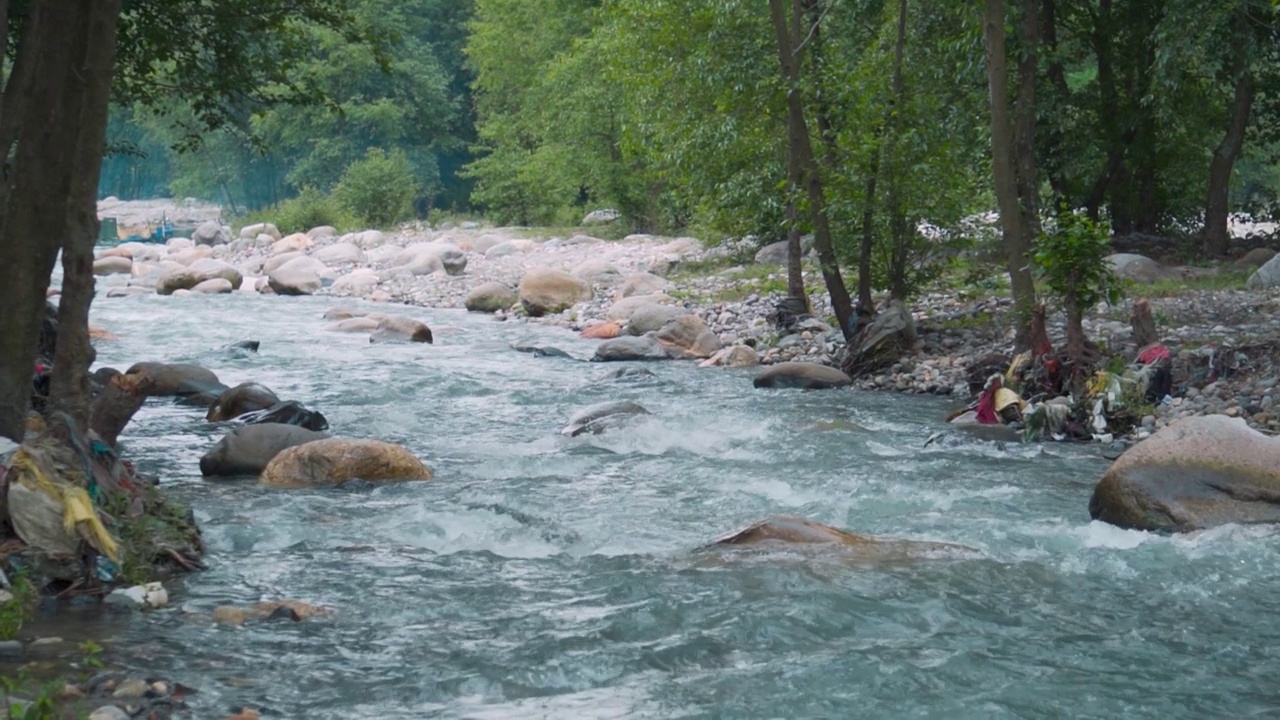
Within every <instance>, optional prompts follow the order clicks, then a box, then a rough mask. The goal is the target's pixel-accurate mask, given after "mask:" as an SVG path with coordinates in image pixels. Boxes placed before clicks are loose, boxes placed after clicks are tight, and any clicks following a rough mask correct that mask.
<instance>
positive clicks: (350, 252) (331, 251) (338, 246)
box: [311, 242, 365, 265]
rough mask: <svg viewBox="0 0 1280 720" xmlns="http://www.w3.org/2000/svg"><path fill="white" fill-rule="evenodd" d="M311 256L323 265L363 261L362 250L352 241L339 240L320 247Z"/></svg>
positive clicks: (351, 263) (359, 262) (350, 263)
mask: <svg viewBox="0 0 1280 720" xmlns="http://www.w3.org/2000/svg"><path fill="white" fill-rule="evenodd" d="M311 257H313V258H315V259H317V260H319V261H320V262H322V263H324V264H325V265H355V264H361V263H364V262H365V256H364V251H363V250H361V249H360V248H359V247H358V246H356V245H355V244H354V243H349V242H340V243H334V244H333V245H330V246H329V247H324V248H320V249H319V250H316V251H315V252H314V253H312V254H311Z"/></svg>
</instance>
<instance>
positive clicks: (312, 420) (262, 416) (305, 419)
mask: <svg viewBox="0 0 1280 720" xmlns="http://www.w3.org/2000/svg"><path fill="white" fill-rule="evenodd" d="M236 421H237V422H242V423H244V424H246V425H264V424H271V423H277V424H281V425H297V426H298V427H303V428H306V429H308V430H315V431H316V432H322V431H324V430H328V429H329V420H328V419H327V418H325V416H324V415H323V414H322V413H321V412H320V411H319V410H310V409H308V408H306V407H304V406H303V405H302V403H300V402H298V401H297V400H289V401H287V402H282V403H276V404H275V405H272V406H271V407H269V408H265V409H263V410H255V411H253V412H249V413H245V414H243V415H240V416H239V417H237V418H236Z"/></svg>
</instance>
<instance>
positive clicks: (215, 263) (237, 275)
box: [191, 258, 244, 290]
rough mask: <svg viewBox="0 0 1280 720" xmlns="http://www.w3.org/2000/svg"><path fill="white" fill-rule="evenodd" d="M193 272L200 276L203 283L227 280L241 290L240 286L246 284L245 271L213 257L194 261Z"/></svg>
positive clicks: (233, 287) (234, 288)
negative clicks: (242, 271)
mask: <svg viewBox="0 0 1280 720" xmlns="http://www.w3.org/2000/svg"><path fill="white" fill-rule="evenodd" d="M191 272H193V273H195V274H196V275H197V276H198V277H199V278H200V281H201V283H204V282H207V281H209V280H218V279H221V280H226V281H227V282H228V283H229V284H230V285H231V289H233V290H239V289H240V286H241V285H243V284H244V274H243V273H241V272H240V271H239V270H237V269H235V268H234V267H232V266H231V265H230V264H228V263H225V262H223V261H221V260H214V259H213V258H205V259H203V260H197V261H196V262H194V263H192V264H191ZM197 287H198V286H197Z"/></svg>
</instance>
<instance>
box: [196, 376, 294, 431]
mask: <svg viewBox="0 0 1280 720" xmlns="http://www.w3.org/2000/svg"><path fill="white" fill-rule="evenodd" d="M279 402H280V398H278V397H276V394H275V393H273V392H271V389H270V388H268V387H267V386H265V385H260V384H258V383H254V382H249V383H241V384H239V385H237V386H235V387H233V388H231V389H230V390H227V391H226V392H224V393H222V394H221V395H219V396H218V399H217V400H214V401H213V404H212V405H210V406H209V412H208V413H206V414H205V418H204V419H205V420H208V421H209V422H225V421H227V420H231V419H233V418H237V417H240V416H241V415H244V414H245V413H248V412H254V411H257V410H263V409H266V408H269V407H271V406H272V405H276V404H277V403H279Z"/></svg>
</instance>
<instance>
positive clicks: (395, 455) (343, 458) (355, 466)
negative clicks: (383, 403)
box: [250, 426, 431, 488]
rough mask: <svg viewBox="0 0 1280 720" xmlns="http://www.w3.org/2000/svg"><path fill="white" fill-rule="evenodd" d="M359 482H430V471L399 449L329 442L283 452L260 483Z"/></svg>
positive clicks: (373, 442)
mask: <svg viewBox="0 0 1280 720" xmlns="http://www.w3.org/2000/svg"><path fill="white" fill-rule="evenodd" d="M250 427H253V426H250ZM258 427H261V426H258ZM356 479H359V480H365V481H367V482H372V483H377V482H397V481H402V480H430V479H431V471H430V470H428V469H427V466H425V465H423V464H422V461H421V460H419V459H418V458H417V457H415V456H414V455H413V453H411V452H409V451H408V450H407V449H405V448H403V447H401V446H399V445H392V444H391V443H385V442H381V441H379V440H354V439H350V438H328V439H325V440H316V441H314V442H309V443H307V444H305V445H298V446H296V447H291V448H289V449H287V450H285V451H283V452H281V453H280V454H279V455H277V456H276V457H275V458H274V459H272V461H271V462H270V463H269V464H268V465H267V467H266V469H264V470H263V471H262V477H261V478H260V481H261V482H262V484H263V485H267V486H270V487H276V488H304V487H332V486H337V485H341V484H342V483H344V482H346V481H348V480H356Z"/></svg>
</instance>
